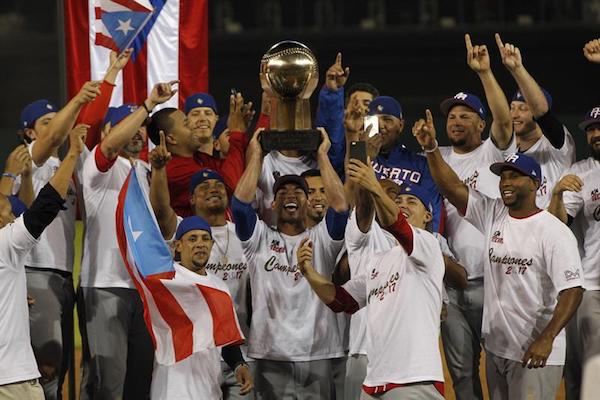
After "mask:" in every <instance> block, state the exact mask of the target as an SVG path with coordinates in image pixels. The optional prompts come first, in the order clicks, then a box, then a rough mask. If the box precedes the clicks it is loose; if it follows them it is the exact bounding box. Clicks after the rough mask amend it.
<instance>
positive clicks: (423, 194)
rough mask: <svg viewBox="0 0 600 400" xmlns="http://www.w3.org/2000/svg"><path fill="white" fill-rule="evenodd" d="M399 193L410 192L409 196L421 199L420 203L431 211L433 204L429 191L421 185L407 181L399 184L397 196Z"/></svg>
mask: <svg viewBox="0 0 600 400" xmlns="http://www.w3.org/2000/svg"><path fill="white" fill-rule="evenodd" d="M401 194H410V195H411V196H415V197H416V198H417V199H419V200H421V203H423V205H424V206H425V209H426V210H427V211H429V212H432V210H433V206H432V205H431V193H429V191H427V190H425V189H424V188H422V187H421V186H419V185H409V184H407V183H405V184H402V185H401V186H400V191H399V192H398V196H399V195H401Z"/></svg>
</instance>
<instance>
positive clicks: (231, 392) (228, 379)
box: [221, 360, 256, 400]
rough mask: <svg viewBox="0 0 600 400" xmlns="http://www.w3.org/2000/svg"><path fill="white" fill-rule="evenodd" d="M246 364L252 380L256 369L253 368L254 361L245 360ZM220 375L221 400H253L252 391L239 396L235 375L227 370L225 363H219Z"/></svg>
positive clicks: (227, 366) (229, 369)
mask: <svg viewBox="0 0 600 400" xmlns="http://www.w3.org/2000/svg"><path fill="white" fill-rule="evenodd" d="M246 363H247V364H248V368H249V369H250V373H251V374H252V378H254V377H255V375H256V368H255V366H254V361H249V360H246ZM221 375H222V379H223V382H222V383H221V391H222V392H223V400H241V399H242V400H252V399H254V391H251V392H250V393H248V394H245V395H241V394H240V385H239V384H238V383H237V380H236V379H235V374H234V372H233V371H232V370H231V368H229V365H227V363H226V362H225V361H221Z"/></svg>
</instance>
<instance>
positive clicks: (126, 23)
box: [115, 18, 135, 36]
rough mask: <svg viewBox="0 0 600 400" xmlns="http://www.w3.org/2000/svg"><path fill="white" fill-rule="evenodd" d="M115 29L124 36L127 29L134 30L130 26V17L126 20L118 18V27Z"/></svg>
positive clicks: (127, 31)
mask: <svg viewBox="0 0 600 400" xmlns="http://www.w3.org/2000/svg"><path fill="white" fill-rule="evenodd" d="M115 30H116V31H121V32H123V35H124V36H126V35H127V34H128V33H129V31H134V30H135V29H134V28H133V27H132V26H131V18H129V19H128V20H127V21H121V20H119V27H118V28H117V29H115Z"/></svg>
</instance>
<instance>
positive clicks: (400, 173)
mask: <svg viewBox="0 0 600 400" xmlns="http://www.w3.org/2000/svg"><path fill="white" fill-rule="evenodd" d="M371 164H372V166H373V170H374V171H375V173H376V174H377V175H379V177H380V178H381V177H385V178H387V179H391V180H392V181H394V182H396V183H397V184H398V185H402V184H403V183H404V182H412V183H416V184H419V182H421V173H420V172H419V171H413V170H411V169H406V168H396V167H393V168H392V167H384V166H383V165H381V164H379V163H377V162H372V163H371Z"/></svg>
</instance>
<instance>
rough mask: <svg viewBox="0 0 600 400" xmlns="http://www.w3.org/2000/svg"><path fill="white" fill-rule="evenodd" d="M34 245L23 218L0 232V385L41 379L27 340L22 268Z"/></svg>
mask: <svg viewBox="0 0 600 400" xmlns="http://www.w3.org/2000/svg"><path fill="white" fill-rule="evenodd" d="M36 243H37V240H35V238H34V237H33V236H31V234H30V233H29V231H28V230H27V228H25V224H24V222H23V217H22V216H21V217H19V218H17V219H16V220H15V222H13V223H11V224H9V225H6V226H5V227H4V228H2V229H0V332H2V333H1V334H0V385H6V384H8V383H16V382H21V381H26V380H29V379H35V378H38V377H39V376H40V373H39V372H38V368H37V363H36V361H35V357H34V355H33V349H32V348H31V339H30V336H29V309H28V307H27V285H26V283H25V268H24V266H23V265H24V258H25V255H26V254H27V253H29V251H30V250H31V248H32V247H33V246H34V245H35V244H36Z"/></svg>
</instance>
